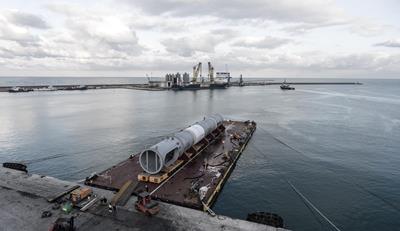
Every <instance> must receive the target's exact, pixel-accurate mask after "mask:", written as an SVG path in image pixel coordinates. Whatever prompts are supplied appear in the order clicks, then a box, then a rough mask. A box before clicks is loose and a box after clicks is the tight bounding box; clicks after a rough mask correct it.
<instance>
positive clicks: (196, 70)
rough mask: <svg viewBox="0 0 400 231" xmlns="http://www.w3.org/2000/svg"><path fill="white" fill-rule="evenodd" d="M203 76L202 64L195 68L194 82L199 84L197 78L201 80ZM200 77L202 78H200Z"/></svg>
mask: <svg viewBox="0 0 400 231" xmlns="http://www.w3.org/2000/svg"><path fill="white" fill-rule="evenodd" d="M201 74H202V65H201V62H200V63H199V64H197V65H195V66H194V67H193V79H192V82H193V83H195V82H197V78H198V77H200V78H201ZM199 75H200V76H199Z"/></svg>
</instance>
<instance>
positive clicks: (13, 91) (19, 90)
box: [8, 87, 33, 93]
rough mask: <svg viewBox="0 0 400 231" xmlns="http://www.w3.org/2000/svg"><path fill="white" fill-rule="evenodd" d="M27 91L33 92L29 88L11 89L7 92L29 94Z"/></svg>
mask: <svg viewBox="0 0 400 231" xmlns="http://www.w3.org/2000/svg"><path fill="white" fill-rule="evenodd" d="M29 91H33V89H31V88H23V87H13V88H11V89H9V90H8V92H10V93H17V92H29Z"/></svg>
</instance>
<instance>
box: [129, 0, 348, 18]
mask: <svg viewBox="0 0 400 231" xmlns="http://www.w3.org/2000/svg"><path fill="white" fill-rule="evenodd" d="M125 2H128V1H125ZM129 4H133V5H134V6H137V7H140V8H141V9H142V10H143V11H145V12H147V13H150V14H154V15H159V14H165V15H171V16H174V17H186V16H193V15H197V16H203V15H211V16H214V17H219V18H229V19H243V18H248V19H251V18H258V19H269V20H276V21H286V22H309V23H310V22H313V23H314V22H321V21H330V20H332V19H333V18H335V17H338V16H341V15H342V14H343V11H342V10H341V9H340V8H338V7H337V6H336V5H335V4H334V1H331V0H313V1H311V0H304V1H295V0H281V1H274V0H248V1H241V0H218V1H214V0H185V1H180V0H164V1H157V0H137V1H129Z"/></svg>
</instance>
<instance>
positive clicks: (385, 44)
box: [375, 40, 400, 48]
mask: <svg viewBox="0 0 400 231" xmlns="http://www.w3.org/2000/svg"><path fill="white" fill-rule="evenodd" d="M375 46H381V47H395V48H400V40H388V41H385V42H381V43H376V44H375Z"/></svg>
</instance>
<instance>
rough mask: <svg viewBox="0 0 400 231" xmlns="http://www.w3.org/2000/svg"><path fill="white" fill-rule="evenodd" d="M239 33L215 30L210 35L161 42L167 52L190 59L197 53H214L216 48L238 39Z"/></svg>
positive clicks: (169, 39) (204, 34)
mask: <svg viewBox="0 0 400 231" xmlns="http://www.w3.org/2000/svg"><path fill="white" fill-rule="evenodd" d="M236 34H237V32H235V31H233V30H229V29H214V30H211V31H210V33H202V34H198V35H195V36H184V37H179V38H167V39H164V40H162V41H161V44H162V45H164V46H165V48H166V50H167V51H168V52H170V53H172V54H177V55H179V56H183V57H190V56H193V55H194V54H196V53H199V52H204V53H213V52H214V51H215V47H216V46H218V45H219V44H220V43H222V42H227V41H230V40H231V39H233V38H234V37H236Z"/></svg>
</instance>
